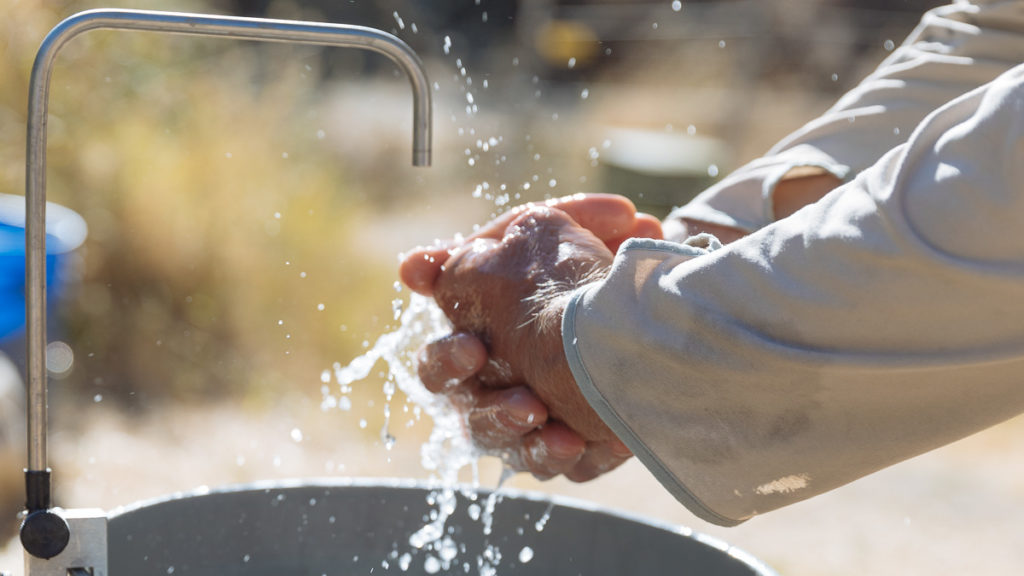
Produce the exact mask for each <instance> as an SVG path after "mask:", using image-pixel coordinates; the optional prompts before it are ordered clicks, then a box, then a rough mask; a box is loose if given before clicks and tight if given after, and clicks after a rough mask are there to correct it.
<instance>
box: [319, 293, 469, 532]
mask: <svg viewBox="0 0 1024 576" xmlns="http://www.w3.org/2000/svg"><path fill="white" fill-rule="evenodd" d="M404 308H405V309H404V310H403V311H402V313H401V316H400V324H399V326H398V328H397V329H395V330H394V331H393V332H389V333H387V334H384V335H382V336H380V337H379V338H378V339H377V341H376V342H375V343H374V345H373V346H372V347H370V348H369V349H368V350H367V351H366V353H364V354H363V355H361V356H359V357H358V358H356V359H354V360H352V362H350V363H349V364H348V366H341V365H338V364H336V365H335V367H334V378H335V380H336V382H337V384H338V386H339V388H340V390H341V393H342V395H343V397H345V396H346V395H347V394H348V393H350V392H351V390H352V384H353V383H354V382H357V381H359V380H363V379H365V378H366V377H368V376H369V375H370V372H371V371H372V370H373V368H374V366H376V365H377V363H378V362H380V361H383V362H384V363H385V364H387V379H386V381H385V383H384V395H385V397H386V400H387V402H386V403H385V407H384V418H385V424H384V426H383V428H382V429H381V439H382V442H383V444H384V446H385V448H386V449H390V448H391V447H393V446H394V443H395V437H394V436H393V435H392V434H391V433H390V431H389V423H390V419H391V418H390V417H391V407H390V402H391V399H392V397H393V395H394V393H395V389H396V387H397V389H399V390H401V391H402V392H403V393H404V394H405V395H406V397H407V398H408V400H409V401H410V402H411V403H413V404H415V405H416V406H417V407H419V410H420V413H426V415H427V416H429V417H430V418H431V420H433V422H434V428H433V430H432V431H431V433H430V437H429V438H428V439H427V441H426V442H425V443H424V444H423V446H422V448H421V449H420V458H421V463H422V465H423V467H424V468H425V469H426V470H428V471H430V472H431V473H432V477H433V479H434V480H435V481H436V482H437V484H438V488H437V489H436V490H433V491H431V492H430V504H431V506H433V511H432V513H431V519H430V522H429V523H427V524H426V525H425V526H423V527H422V528H420V529H419V530H417V531H416V532H415V533H414V534H413V535H412V536H410V537H409V544H410V545H411V546H412V547H414V548H416V549H423V548H427V547H434V546H433V545H434V544H436V543H438V542H439V541H441V539H442V538H443V537H444V527H445V524H446V522H447V521H448V518H449V517H450V516H451V515H452V513H453V512H455V507H456V488H455V487H456V485H457V483H458V475H459V471H460V470H462V469H463V468H465V467H467V466H473V465H475V463H476V460H477V458H478V457H479V455H480V454H479V453H478V452H477V450H476V448H475V447H474V446H473V443H472V440H471V439H470V438H469V437H468V436H467V435H466V433H465V432H464V427H463V416H462V415H461V414H460V413H459V412H458V411H457V410H456V409H455V407H454V406H452V404H451V402H449V400H448V399H447V398H445V397H444V396H439V395H435V394H433V393H431V392H430V391H429V390H427V389H426V387H424V386H423V383H421V382H420V380H419V378H418V377H417V375H416V353H417V351H418V350H419V349H420V348H421V347H422V346H423V345H425V344H426V343H428V342H430V341H432V340H436V339H437V338H440V337H441V336H444V335H446V334H448V333H450V332H451V324H450V323H449V322H448V320H447V318H445V316H444V313H443V312H442V311H441V309H440V308H438V307H437V306H436V305H435V304H434V302H433V300H431V299H429V298H426V297H424V296H420V295H418V294H412V295H411V296H410V298H409V302H408V305H407V306H405V307H404Z"/></svg>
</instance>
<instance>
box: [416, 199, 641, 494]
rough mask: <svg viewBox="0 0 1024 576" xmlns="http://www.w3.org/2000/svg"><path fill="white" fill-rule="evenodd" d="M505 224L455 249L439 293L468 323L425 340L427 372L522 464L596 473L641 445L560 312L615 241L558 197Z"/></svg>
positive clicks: (454, 315)
mask: <svg viewBox="0 0 1024 576" xmlns="http://www.w3.org/2000/svg"><path fill="white" fill-rule="evenodd" d="M504 224H505V225H504V228H503V229H502V228H498V227H491V228H490V230H489V233H488V234H487V235H486V236H484V235H479V236H477V237H476V238H474V239H473V240H472V241H471V242H469V243H466V244H463V245H462V246H461V247H459V248H458V249H456V250H455V251H453V253H452V254H451V255H450V258H449V259H448V260H447V262H446V265H445V270H444V271H443V272H441V273H440V274H439V275H438V277H437V279H436V282H435V284H434V286H433V293H434V296H435V298H436V300H437V301H438V303H439V304H440V305H441V307H442V309H444V311H445V313H446V314H447V315H448V317H449V318H450V319H451V320H452V321H453V323H454V324H455V326H456V329H458V330H461V332H457V333H456V334H454V335H453V336H451V337H449V338H446V339H443V340H440V341H438V342H435V343H433V344H432V345H430V346H428V347H427V348H426V349H425V350H424V351H423V355H422V357H421V363H420V376H421V378H422V380H423V381H424V383H425V384H426V385H427V386H428V388H431V389H432V390H435V391H437V392H440V393H446V394H448V395H449V396H451V397H452V399H453V401H454V402H455V403H456V404H457V405H458V406H459V407H460V408H461V409H462V410H463V411H464V412H465V413H466V414H467V425H468V427H469V428H470V431H471V433H472V434H473V436H474V439H475V440H476V441H477V442H478V444H480V445H482V446H484V447H485V448H489V449H491V450H493V451H497V452H501V453H502V454H503V455H504V456H505V457H506V460H507V461H508V462H509V463H510V464H511V465H512V466H514V467H516V468H519V469H525V470H529V471H531V472H533V473H534V474H535V475H537V476H539V477H550V476H554V475H556V474H559V473H561V474H565V475H566V476H567V477H568V478H570V479H572V480H578V481H582V480H587V479H590V478H593V477H595V476H598V475H600V474H601V473H603V472H605V471H607V470H610V469H612V468H614V467H616V466H618V465H619V464H621V463H622V462H623V461H624V460H625V459H627V458H628V457H629V456H630V453H629V450H628V449H626V447H625V446H624V445H623V444H622V443H621V442H620V441H619V440H618V438H616V437H615V436H614V434H612V432H611V431H610V430H609V429H608V428H607V426H605V424H604V423H603V422H602V421H601V419H600V418H599V417H598V416H597V414H596V413H595V412H594V411H593V409H592V408H591V407H590V405H589V404H588V403H587V401H586V399H585V398H584V397H583V395H582V393H581V392H580V391H579V389H578V388H577V386H576V383H575V380H574V379H573V376H572V373H571V371H570V370H569V367H568V364H567V362H566V360H565V356H564V352H563V351H562V339H561V315H562V309H563V307H564V305H565V303H566V301H567V298H568V296H569V295H570V294H571V293H572V291H573V290H574V289H575V288H576V287H577V286H578V285H580V284H582V283H586V282H588V281H590V280H593V279H598V278H600V277H603V275H604V273H605V272H606V270H607V268H608V266H609V265H610V263H611V260H612V253H611V251H610V250H609V249H608V247H607V246H606V245H605V242H604V241H602V239H600V238H598V237H597V236H596V235H594V234H593V233H591V232H590V231H588V230H587V229H584V228H583V227H581V226H580V225H579V224H577V223H576V222H575V221H574V220H573V218H571V217H570V216H569V215H568V214H567V213H565V212H563V211H561V210H558V209H552V208H548V207H531V208H527V209H524V210H520V211H518V212H517V213H516V215H515V216H514V217H512V218H509V219H507V220H506V221H505V222H504ZM474 336H476V337H474ZM485 343H486V346H485Z"/></svg>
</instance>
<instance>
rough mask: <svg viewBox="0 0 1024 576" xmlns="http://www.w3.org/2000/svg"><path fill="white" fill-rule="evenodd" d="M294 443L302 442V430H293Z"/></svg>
mask: <svg viewBox="0 0 1024 576" xmlns="http://www.w3.org/2000/svg"><path fill="white" fill-rule="evenodd" d="M291 436H292V442H302V430H299V429H298V428H292V433H291Z"/></svg>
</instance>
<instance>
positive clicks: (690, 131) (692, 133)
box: [686, 124, 697, 136]
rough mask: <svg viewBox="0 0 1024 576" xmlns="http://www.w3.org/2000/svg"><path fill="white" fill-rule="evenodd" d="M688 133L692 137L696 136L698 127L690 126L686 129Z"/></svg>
mask: <svg viewBox="0 0 1024 576" xmlns="http://www.w3.org/2000/svg"><path fill="white" fill-rule="evenodd" d="M686 133H687V134H689V135H690V136H696V135H697V127H696V126H694V125H693V124H690V125H689V126H687V127H686Z"/></svg>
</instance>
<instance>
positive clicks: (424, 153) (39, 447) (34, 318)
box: [25, 9, 431, 508]
mask: <svg viewBox="0 0 1024 576" xmlns="http://www.w3.org/2000/svg"><path fill="white" fill-rule="evenodd" d="M96 29H119V30H146V31H153V32H169V33H173V34H188V35H198V36H221V37H226V38H235V39H241V40H259V41H269V42H287V43H301V44H314V45H321V46H336V47H343V48H360V49H364V50H371V51H373V52H377V53H380V54H383V55H385V56H387V57H388V58H390V59H391V60H392V61H394V62H395V63H396V64H397V65H398V66H399V68H401V69H402V71H404V72H405V74H406V75H407V76H408V77H409V81H410V83H411V84H412V91H413V101H414V102H413V106H414V108H413V150H412V163H413V165H415V166H429V165H430V161H431V158H430V155H431V98H430V83H429V82H428V80H427V75H426V72H425V71H424V68H423V63H422V62H421V61H420V59H419V57H418V56H417V55H416V53H415V52H413V51H412V49H411V48H409V46H408V45H407V44H406V43H405V42H402V41H401V40H399V39H398V38H396V37H395V36H392V35H391V34H388V33H386V32H382V31H380V30H375V29H373V28H365V27H362V26H348V25H341V24H326V23H314V22H299V21H291V20H266V19H259V18H236V17H229V16H211V15H205V14H185V13H175V12H151V11H142V10H107V9H103V10H90V11H87V12H81V13H78V14H75V15H74V16H71V17H69V18H67V19H66V20H64V21H63V22H61V23H60V24H58V25H57V26H56V27H54V28H53V30H51V31H50V33H49V34H48V35H47V36H46V38H45V39H44V40H43V42H42V45H41V46H40V47H39V52H38V53H37V55H36V60H35V64H34V66H33V68H32V77H31V83H30V87H29V111H28V142H27V151H26V190H25V196H26V199H25V202H26V233H25V234H26V338H27V348H28V351H27V356H28V358H27V360H28V366H27V368H28V390H29V394H28V439H29V442H28V470H29V471H30V472H38V473H40V474H43V473H45V472H46V470H47V467H46V411H47V400H46V395H47V394H46V359H45V350H46V303H45V299H46V244H45V243H46V235H45V234H46V233H45V204H46V117H47V106H48V99H49V90H50V76H51V74H52V68H53V62H54V60H55V59H56V57H57V53H58V52H59V51H60V49H61V47H63V46H64V45H65V44H66V43H67V42H68V41H69V40H71V39H73V38H75V37H76V36H78V35H79V34H82V33H83V32H87V31H89V30H96ZM46 484H48V478H46ZM43 490H44V489H43V488H40V491H43ZM30 491H32V490H31V489H30ZM45 491H46V492H47V494H46V495H45V497H41V498H33V496H32V495H31V494H30V495H29V499H28V501H29V502H32V503H34V504H33V505H34V506H36V507H39V508H47V507H49V505H50V503H49V495H48V487H47V488H45Z"/></svg>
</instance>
